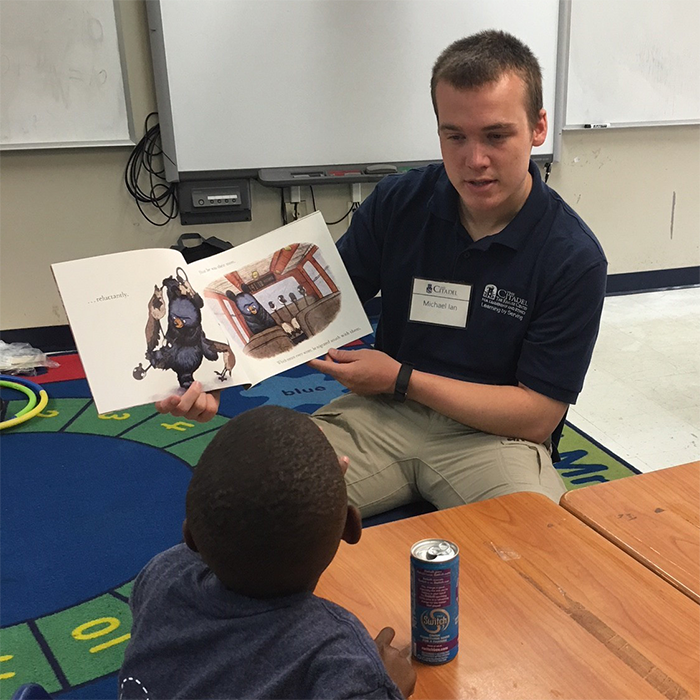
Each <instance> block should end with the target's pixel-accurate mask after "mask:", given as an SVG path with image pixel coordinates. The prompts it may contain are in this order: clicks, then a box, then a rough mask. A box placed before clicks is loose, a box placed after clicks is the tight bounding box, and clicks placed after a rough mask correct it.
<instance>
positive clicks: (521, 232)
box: [429, 160, 547, 250]
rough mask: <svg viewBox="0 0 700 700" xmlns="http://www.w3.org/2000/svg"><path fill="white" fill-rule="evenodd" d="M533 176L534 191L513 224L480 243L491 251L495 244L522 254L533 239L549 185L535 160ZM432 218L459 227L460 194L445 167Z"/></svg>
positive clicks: (530, 167)
mask: <svg viewBox="0 0 700 700" xmlns="http://www.w3.org/2000/svg"><path fill="white" fill-rule="evenodd" d="M528 170H529V172H530V175H531V176H532V189H531V190H530V194H529V195H528V197H527V199H526V200H525V204H523V206H522V208H521V209H520V211H519V212H518V213H517V214H516V215H515V217H514V218H513V220H512V221H511V222H510V223H509V224H508V225H507V226H506V227H505V228H504V229H503V230H502V231H501V232H500V233H497V234H495V235H493V236H486V237H485V238H482V239H480V241H477V242H476V243H481V242H483V243H482V245H483V246H484V247H488V246H490V245H491V244H493V243H499V244H501V245H504V246H507V247H509V248H513V249H514V250H518V249H519V248H520V247H521V246H522V244H523V243H524V242H525V240H526V239H527V237H528V236H529V234H530V232H531V231H532V229H533V228H534V227H535V225H536V224H537V222H538V221H539V220H540V219H541V218H542V216H543V215H544V212H545V209H546V208H547V194H546V187H547V186H546V185H545V184H544V182H542V178H541V177H540V171H539V169H538V167H537V165H536V164H535V162H534V161H533V160H530V165H529V166H528ZM429 207H430V211H431V213H432V214H434V215H435V216H437V217H438V218H440V219H444V220H445V221H450V222H452V223H455V224H456V223H459V194H457V190H455V188H454V187H453V186H452V183H451V182H450V180H449V178H448V177H447V173H446V172H445V168H444V166H443V167H442V173H441V174H440V177H439V178H438V181H437V183H436V184H435V188H434V191H433V196H432V197H431V198H430V203H429Z"/></svg>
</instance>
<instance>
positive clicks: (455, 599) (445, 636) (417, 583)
mask: <svg viewBox="0 0 700 700" xmlns="http://www.w3.org/2000/svg"><path fill="white" fill-rule="evenodd" d="M411 637H412V638H411V642H412V649H413V656H414V658H415V659H417V660H418V661H421V662H423V663H426V664H444V663H447V662H448V661H452V659H454V657H455V656H456V655H457V651H458V648H459V647H458V642H459V548H458V547H457V545H456V544H454V543H452V542H448V541H447V540H438V539H430V540H421V541H420V542H416V544H414V545H413V547H411Z"/></svg>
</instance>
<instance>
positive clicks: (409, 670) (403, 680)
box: [374, 627, 416, 698]
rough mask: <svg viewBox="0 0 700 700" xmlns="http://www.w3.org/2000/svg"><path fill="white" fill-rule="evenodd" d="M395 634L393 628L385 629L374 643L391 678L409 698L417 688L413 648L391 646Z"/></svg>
mask: <svg viewBox="0 0 700 700" xmlns="http://www.w3.org/2000/svg"><path fill="white" fill-rule="evenodd" d="M395 634H396V632H394V630H393V629H392V628H391V627H385V628H384V629H383V630H382V631H381V632H380V633H379V634H378V635H377V637H376V639H375V640H374V643H375V644H376V645H377V650H378V651H379V657H380V658H381V660H382V661H383V662H384V666H385V667H386V670H387V673H388V674H389V677H390V678H391V680H392V681H394V683H396V685H397V686H399V690H400V691H401V692H402V693H403V696H404V697H405V698H407V697H409V695H412V694H413V691H414V690H415V688H416V671H415V669H414V668H413V664H411V658H410V656H411V647H410V646H407V647H405V648H404V649H401V650H399V649H397V648H396V647H393V646H391V641H392V640H393V639H394V635H395Z"/></svg>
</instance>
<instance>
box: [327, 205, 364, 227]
mask: <svg viewBox="0 0 700 700" xmlns="http://www.w3.org/2000/svg"><path fill="white" fill-rule="evenodd" d="M358 207H359V204H358V203H357V202H353V203H352V206H351V207H350V209H348V210H347V211H346V212H345V214H344V215H343V216H341V217H340V218H339V219H338V221H326V224H327V225H328V226H334V225H335V224H339V223H340V222H341V221H343V220H345V219H347V218H348V216H350V214H352V212H354V211H357V209H358Z"/></svg>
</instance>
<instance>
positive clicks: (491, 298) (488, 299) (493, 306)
mask: <svg viewBox="0 0 700 700" xmlns="http://www.w3.org/2000/svg"><path fill="white" fill-rule="evenodd" d="M481 308H482V309H488V310H489V311H495V312H496V313H498V314H503V315H505V316H510V317H512V318H516V319H517V320H518V321H522V320H523V317H524V316H525V314H526V313H527V299H525V297H519V296H517V295H516V294H515V293H514V292H509V291H508V290H506V289H499V288H498V287H497V286H496V285H495V284H487V285H486V286H485V287H484V293H483V294H482V296H481Z"/></svg>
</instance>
